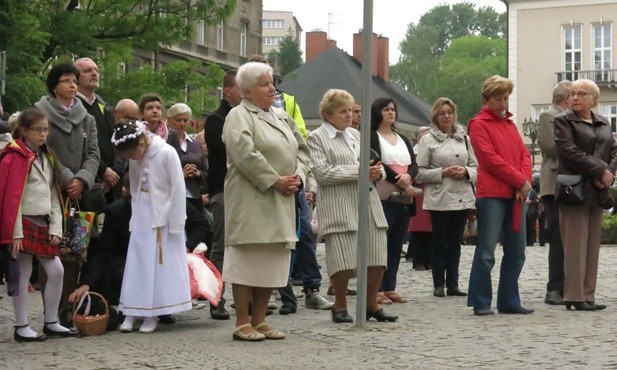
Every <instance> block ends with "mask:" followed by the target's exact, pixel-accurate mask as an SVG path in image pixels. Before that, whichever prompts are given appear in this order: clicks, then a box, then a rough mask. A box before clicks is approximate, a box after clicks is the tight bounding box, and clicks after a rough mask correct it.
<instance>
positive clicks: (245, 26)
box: [240, 22, 249, 57]
mask: <svg viewBox="0 0 617 370" xmlns="http://www.w3.org/2000/svg"><path fill="white" fill-rule="evenodd" d="M248 28H249V26H248V24H246V23H244V22H240V56H241V57H245V56H246V34H247V30H248Z"/></svg>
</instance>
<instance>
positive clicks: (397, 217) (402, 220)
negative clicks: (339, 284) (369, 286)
mask: <svg viewBox="0 0 617 370" xmlns="http://www.w3.org/2000/svg"><path fill="white" fill-rule="evenodd" d="M381 204H382V206H383V211H384V214H385V215H386V220H387V221H388V232H387V238H388V266H387V268H386V271H385V272H384V274H383V278H382V280H381V287H380V288H379V291H380V292H390V291H394V290H396V275H397V274H398V267H399V264H400V263H401V251H402V250H403V243H404V242H405V234H406V233H407V228H408V227H409V217H410V215H409V209H408V208H407V205H405V204H403V203H396V202H390V201H381Z"/></svg>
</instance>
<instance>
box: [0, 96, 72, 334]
mask: <svg viewBox="0 0 617 370" xmlns="http://www.w3.org/2000/svg"><path fill="white" fill-rule="evenodd" d="M48 133H49V123H48V122H47V118H46V117H45V115H44V114H43V112H41V111H40V110H38V109H36V108H30V109H26V110H25V111H24V112H23V113H22V114H21V115H20V117H19V123H18V126H17V129H16V133H15V137H16V139H15V140H14V141H13V142H11V143H10V144H9V145H8V146H7V147H6V148H5V149H4V150H3V151H2V153H0V225H1V226H0V245H3V246H5V247H7V248H8V249H9V252H10V254H11V256H12V257H13V258H15V259H17V262H18V265H19V272H20V274H19V285H18V286H19V288H18V293H17V295H14V296H13V297H12V298H13V308H14V310H15V332H14V338H15V340H16V341H17V342H35V341H36V342H40V341H43V340H45V339H46V338H47V336H56V337H70V336H74V335H76V334H77V332H75V331H73V330H71V329H69V328H65V327H64V326H62V325H60V324H59V323H58V304H59V303H60V295H61V293H62V278H63V276H64V269H63V268H62V264H61V263H60V259H59V258H58V256H57V255H58V251H59V247H58V245H59V244H60V238H61V235H62V206H61V202H60V196H59V192H58V187H57V183H56V180H57V174H58V169H57V168H56V163H55V157H54V155H53V154H52V153H51V152H50V151H49V150H48V148H47V146H46V145H45V141H46V139H47V134H48ZM33 256H36V257H37V259H38V260H39V262H40V264H41V265H42V266H43V268H44V269H45V273H46V274H47V283H46V285H45V290H44V292H45V293H44V297H43V301H44V315H45V325H44V326H43V333H44V334H39V333H37V332H35V331H34V330H32V329H31V328H30V325H29V324H28V312H27V301H28V281H29V280H30V275H31V273H32V257H33Z"/></svg>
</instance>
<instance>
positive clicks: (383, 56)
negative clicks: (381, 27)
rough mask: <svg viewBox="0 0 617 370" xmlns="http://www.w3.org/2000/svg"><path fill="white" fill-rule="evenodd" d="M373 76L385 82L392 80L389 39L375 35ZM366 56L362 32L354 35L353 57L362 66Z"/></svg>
mask: <svg viewBox="0 0 617 370" xmlns="http://www.w3.org/2000/svg"><path fill="white" fill-rule="evenodd" d="M371 42H372V46H373V52H372V58H371V59H372V62H373V63H372V74H373V76H378V77H381V78H383V79H384V81H389V80H390V61H389V54H390V49H389V45H390V40H389V39H388V38H387V37H383V36H381V35H379V36H378V35H376V34H374V33H373V37H372V41H371ZM363 56H364V52H363V48H362V30H360V31H359V32H358V33H354V35H353V57H354V59H356V60H357V61H358V62H359V63H360V64H362V57H363Z"/></svg>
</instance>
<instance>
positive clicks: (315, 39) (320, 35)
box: [306, 30, 336, 63]
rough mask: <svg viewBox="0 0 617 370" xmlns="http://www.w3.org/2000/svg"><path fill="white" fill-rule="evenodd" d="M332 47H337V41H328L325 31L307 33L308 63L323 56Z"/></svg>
mask: <svg viewBox="0 0 617 370" xmlns="http://www.w3.org/2000/svg"><path fill="white" fill-rule="evenodd" d="M330 46H336V41H334V40H330V39H328V34H327V33H326V32H324V31H320V30H314V31H310V32H307V33H306V62H307V63H308V62H309V61H310V60H311V59H313V58H315V57H316V56H318V55H319V54H321V53H322V52H323V51H324V50H326V49H327V48H329V47H330Z"/></svg>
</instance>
